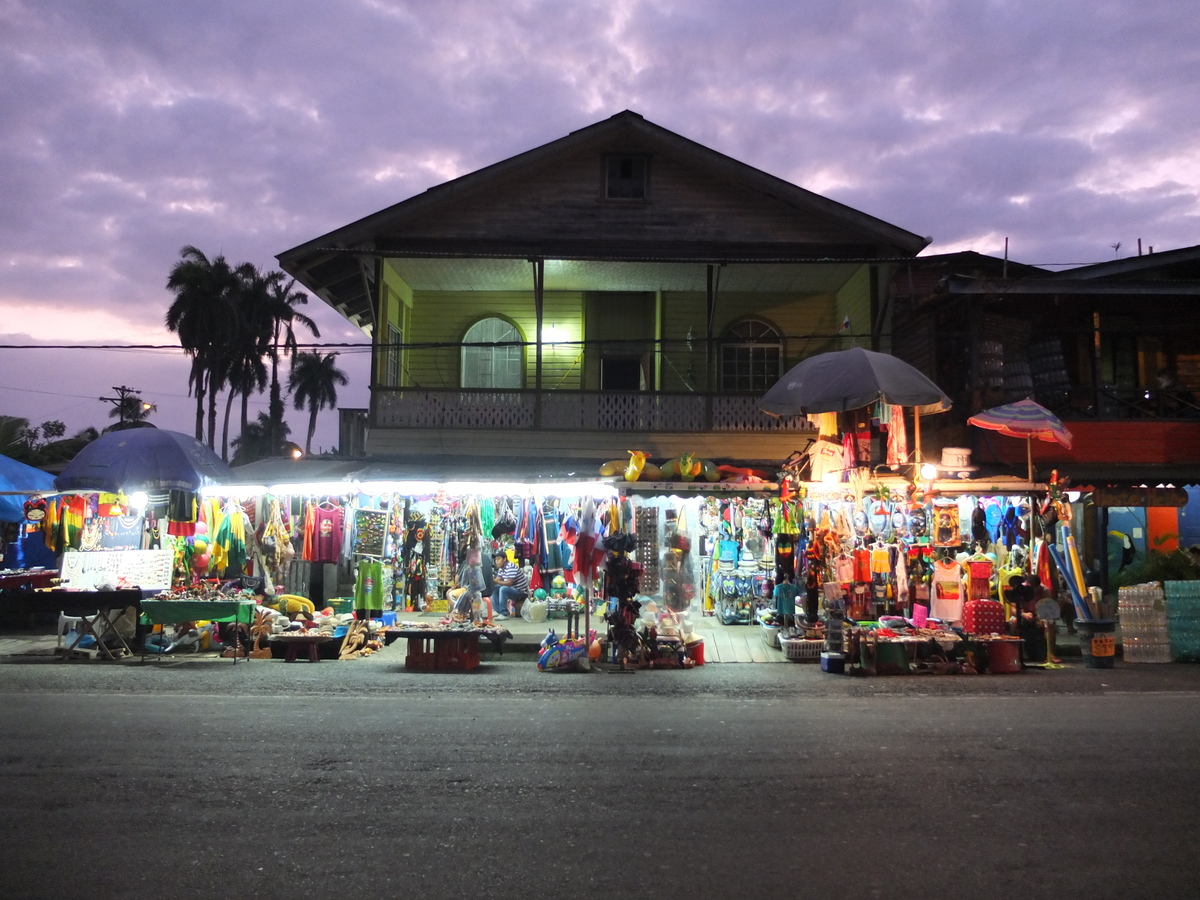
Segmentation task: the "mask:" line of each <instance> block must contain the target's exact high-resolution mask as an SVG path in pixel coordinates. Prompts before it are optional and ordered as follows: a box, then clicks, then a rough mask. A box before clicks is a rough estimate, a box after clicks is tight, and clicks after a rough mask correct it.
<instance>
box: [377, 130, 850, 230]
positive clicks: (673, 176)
mask: <svg viewBox="0 0 1200 900" xmlns="http://www.w3.org/2000/svg"><path fill="white" fill-rule="evenodd" d="M656 149H658V148H656V147H653V146H650V145H648V144H645V143H638V141H637V139H633V138H631V139H630V140H629V141H628V142H626V141H621V140H617V141H615V142H605V143H598V144H595V145H592V146H591V147H588V148H586V149H582V150H579V151H577V152H574V153H572V154H569V155H565V156H563V157H560V158H558V159H556V160H553V161H552V162H550V163H548V164H546V165H545V166H543V167H540V168H538V169H537V171H536V177H533V174H532V173H523V174H521V175H518V176H516V177H512V178H509V179H507V180H505V181H504V182H503V183H494V184H492V185H489V186H488V187H487V188H486V189H479V190H476V191H472V192H471V193H470V195H469V196H466V197H462V198H454V199H450V200H447V201H446V203H445V204H444V205H443V206H441V207H440V208H439V209H438V210H437V212H436V213H433V214H430V215H427V216H423V217H422V218H421V220H420V221H419V222H417V221H414V222H409V223H406V224H405V227H404V229H403V231H402V232H401V233H399V234H397V235H396V238H397V239H401V240H403V239H410V238H415V239H464V238H466V239H479V240H493V239H503V240H506V241H512V240H518V241H519V240H562V239H566V240H586V241H588V242H590V243H593V244H595V242H602V241H605V240H619V241H622V242H627V241H648V242H678V241H700V242H735V243H753V244H759V243H761V244H797V243H800V244H804V243H808V244H863V243H871V241H870V240H869V239H865V238H864V235H863V234H862V233H860V232H857V231H853V230H851V229H850V228H848V227H845V226H839V225H836V224H834V223H832V222H831V221H830V220H829V219H827V218H823V217H821V216H818V215H816V214H814V213H813V212H812V211H810V210H803V209H799V208H797V207H796V206H792V205H790V204H787V203H785V202H783V201H782V200H780V199H778V198H776V197H772V196H768V195H765V194H763V193H761V192H758V191H748V190H746V189H745V188H743V187H742V186H741V185H738V184H731V183H729V182H725V181H719V180H715V179H713V177H712V176H711V174H710V173H708V172H706V171H701V170H699V169H697V168H695V167H693V166H690V165H688V164H686V163H684V162H682V161H679V160H675V159H672V158H670V157H669V156H667V155H664V154H663V153H661V152H659V153H656V152H655V150H656ZM606 153H630V154H643V153H644V154H648V155H649V156H650V171H649V194H648V199H647V200H646V201H632V200H607V199H604V198H603V196H602V188H603V180H602V161H603V156H604V154H606ZM387 238H388V235H387V233H386V232H385V233H384V234H383V235H381V239H382V240H385V241H386V240H387Z"/></svg>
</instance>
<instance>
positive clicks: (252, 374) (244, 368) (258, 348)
mask: <svg viewBox="0 0 1200 900" xmlns="http://www.w3.org/2000/svg"><path fill="white" fill-rule="evenodd" d="M234 273H235V274H236V275H237V278H238V285H239V286H238V291H237V295H236V298H235V299H236V302H237V313H238V315H237V334H236V335H235V336H234V343H233V344H232V346H230V347H229V351H228V353H227V354H226V355H225V357H224V359H223V360H222V363H223V366H222V374H223V376H224V378H223V380H224V383H225V384H227V385H228V387H229V392H228V394H227V395H226V397H225V420H224V426H223V428H222V431H221V458H222V459H226V460H227V459H229V412H230V409H231V408H232V406H233V398H234V397H235V396H238V395H240V396H241V398H242V416H241V425H242V431H243V432H245V430H246V428H247V426H248V425H249V409H248V407H249V402H250V394H251V393H254V392H256V391H261V390H263V389H264V388H265V387H266V386H267V368H266V366H265V365H263V357H264V356H265V355H267V354H268V353H269V352H270V344H271V333H272V332H271V329H272V319H271V310H272V300H271V294H270V281H271V276H264V275H262V273H260V272H259V271H258V269H257V268H255V267H254V266H253V265H251V264H250V263H242V264H241V265H240V266H238V267H237V268H236V269H235V270H234Z"/></svg>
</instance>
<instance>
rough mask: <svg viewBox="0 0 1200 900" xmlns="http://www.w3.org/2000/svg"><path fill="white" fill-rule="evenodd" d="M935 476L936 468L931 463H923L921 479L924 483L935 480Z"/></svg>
mask: <svg viewBox="0 0 1200 900" xmlns="http://www.w3.org/2000/svg"><path fill="white" fill-rule="evenodd" d="M937 474H938V470H937V466H935V465H934V464H933V463H925V464H924V465H923V466H921V477H922V478H923V479H925V480H926V481H933V480H934V479H936V478H937Z"/></svg>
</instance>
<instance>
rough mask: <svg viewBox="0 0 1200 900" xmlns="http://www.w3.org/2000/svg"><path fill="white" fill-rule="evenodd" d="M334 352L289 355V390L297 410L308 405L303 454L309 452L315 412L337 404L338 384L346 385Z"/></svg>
mask: <svg viewBox="0 0 1200 900" xmlns="http://www.w3.org/2000/svg"><path fill="white" fill-rule="evenodd" d="M336 359H337V354H336V353H328V354H322V353H320V352H319V351H316V352H313V353H297V354H296V355H295V356H294V357H292V372H291V374H290V375H289V376H288V389H289V390H290V391H292V402H293V404H294V405H295V407H296V409H304V407H305V406H306V405H307V407H308V437H307V438H306V439H305V441H304V453H305V455H307V454H309V453H311V452H312V439H313V433H314V432H315V431H316V430H317V413H319V412H320V411H321V410H322V409H325V408H326V407H328V408H329V409H333V408H335V407H336V406H337V386H338V385H339V384H340V385H346V384H349V383H350V382H349V380H348V379H347V378H346V373H344V372H343V371H342V370H341V369H339V368H338V367H337V364H336V362H335V360H336Z"/></svg>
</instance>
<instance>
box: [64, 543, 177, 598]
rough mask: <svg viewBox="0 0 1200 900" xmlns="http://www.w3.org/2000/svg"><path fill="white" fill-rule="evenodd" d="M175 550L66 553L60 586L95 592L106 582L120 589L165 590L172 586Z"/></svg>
mask: <svg viewBox="0 0 1200 900" xmlns="http://www.w3.org/2000/svg"><path fill="white" fill-rule="evenodd" d="M174 560H175V552H174V551H173V550H94V551H88V552H75V551H68V552H67V553H64V554H63V558H62V571H61V573H60V574H61V578H60V587H64V588H66V589H68V590H72V591H94V590H95V589H96V588H97V587H99V586H100V585H102V584H107V585H111V586H112V587H114V588H117V589H123V588H133V587H137V588H141V589H142V590H144V591H165V590H167V589H168V588H170V587H171V566H172V564H173V563H174Z"/></svg>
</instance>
